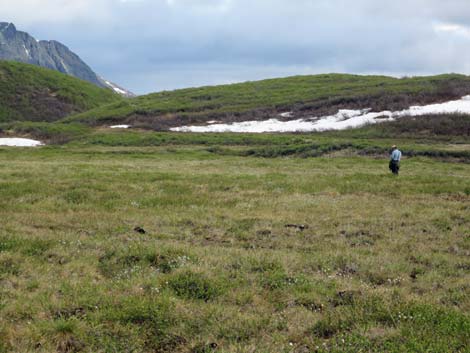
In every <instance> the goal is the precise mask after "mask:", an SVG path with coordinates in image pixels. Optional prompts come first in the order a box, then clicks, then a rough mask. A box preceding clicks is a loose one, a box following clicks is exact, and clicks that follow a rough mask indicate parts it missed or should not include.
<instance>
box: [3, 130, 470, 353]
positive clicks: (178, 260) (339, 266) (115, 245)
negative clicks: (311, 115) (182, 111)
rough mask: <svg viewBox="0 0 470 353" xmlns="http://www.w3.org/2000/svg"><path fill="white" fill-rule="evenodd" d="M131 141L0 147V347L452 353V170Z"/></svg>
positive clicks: (462, 210)
mask: <svg viewBox="0 0 470 353" xmlns="http://www.w3.org/2000/svg"><path fill="white" fill-rule="evenodd" d="M361 133H362V134H366V135H368V136H370V134H371V132H370V131H367V130H362V132H355V134H361ZM374 133H377V132H374ZM133 134H134V133H131V132H105V131H99V132H96V133H94V134H91V135H89V136H88V137H87V138H83V139H81V140H80V139H79V140H76V141H74V142H72V143H70V144H68V145H64V146H55V147H43V148H39V149H12V148H0V166H1V167H0V216H1V220H2V227H1V228H0V352H56V351H57V352H188V353H189V352H192V353H202V352H206V353H207V352H247V353H248V352H260V353H271V352H286V353H287V352H295V353H307V352H470V348H469V347H470V336H469V334H468V332H469V331H470V316H469V315H468V312H469V310H470V285H469V283H470V282H469V279H470V232H469V229H470V217H469V214H470V212H469V211H470V182H469V180H470V165H469V164H468V163H462V160H461V159H459V158H457V157H455V156H444V157H446V158H443V156H440V157H439V156H431V157H433V158H428V157H423V156H415V157H409V156H408V157H405V159H404V161H403V163H402V172H401V175H400V176H399V177H393V176H392V175H390V174H389V171H388V164H387V156H386V153H385V149H386V148H387V146H388V145H389V144H390V142H391V141H390V140H389V139H388V138H376V139H367V140H366V139H365V138H364V139H363V140H361V139H362V138H363V137H360V136H358V137H357V139H349V140H348V139H347V138H346V136H344V135H341V133H337V134H336V135H335V134H332V135H329V134H323V135H256V136H255V135H248V136H246V135H243V136H242V135H181V134H155V133H152V134H153V135H151V141H158V143H157V142H154V143H152V144H150V143H142V140H139V137H136V136H135V135H133ZM149 134H151V133H149ZM350 134H352V132H350ZM140 136H144V137H145V136H147V135H145V134H143V135H140ZM106 141H108V142H107V143H106ZM110 141H111V142H110ZM112 141H114V142H112ZM119 141H128V143H121V144H119V143H118V142H119ZM129 141H133V142H132V143H130V142H129ZM347 141H349V142H347ZM361 141H362V142H361ZM400 142H401V145H403V146H405V147H406V148H405V150H406V149H408V150H411V149H413V150H416V151H418V150H420V151H433V150H438V151H460V152H462V151H463V152H464V153H468V152H469V145H468V140H467V144H465V136H463V137H459V138H456V140H455V141H454V140H452V141H448V140H445V139H444V140H438V141H430V140H429V139H423V140H419V139H418V140H416V139H413V140H411V139H406V138H405V137H403V138H402V140H400ZM337 143H350V144H352V146H346V148H344V149H340V150H330V151H324V153H322V154H321V157H315V158H300V157H307V156H308V155H301V154H298V153H294V154H288V157H283V158H281V156H285V154H283V153H274V154H271V155H269V156H266V155H263V154H253V153H251V154H250V153H240V152H243V151H247V150H262V149H264V150H267V149H271V150H279V149H280V148H281V149H282V148H285V147H286V146H289V145H292V146H299V145H304V144H310V145H313V144H315V145H319V146H325V145H334V144H337ZM369 147H376V148H377V147H381V148H382V149H380V148H378V149H376V150H375V152H374V153H366V154H364V155H362V154H361V153H360V152H361V151H366V150H367V148H369ZM369 152H370V151H369ZM258 155H259V156H264V157H276V158H261V157H258ZM405 155H406V154H405ZM463 162H465V160H464V161H463Z"/></svg>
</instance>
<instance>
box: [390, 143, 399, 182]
mask: <svg viewBox="0 0 470 353" xmlns="http://www.w3.org/2000/svg"><path fill="white" fill-rule="evenodd" d="M400 160H401V151H400V150H399V149H398V148H397V146H396V145H393V146H392V154H391V155H390V163H389V168H390V170H391V171H392V173H393V174H395V175H398V172H399V171H400Z"/></svg>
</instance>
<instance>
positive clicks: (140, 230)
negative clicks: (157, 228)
mask: <svg viewBox="0 0 470 353" xmlns="http://www.w3.org/2000/svg"><path fill="white" fill-rule="evenodd" d="M134 232H137V233H139V234H145V233H147V232H146V231H145V229H144V228H142V227H135V228H134Z"/></svg>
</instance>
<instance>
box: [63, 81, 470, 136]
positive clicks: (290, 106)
mask: <svg viewBox="0 0 470 353" xmlns="http://www.w3.org/2000/svg"><path fill="white" fill-rule="evenodd" d="M468 94H470V77H468V76H464V75H456V74H450V75H439V76H430V77H412V78H394V77H386V76H358V75H346V74H326V75H315V76H296V77H288V78H279V79H270V80H263V81H256V82H245V83H239V84H232V85H223V86H211V87H200V88H189V89H182V90H176V91H169V92H160V93H154V94H149V95H146V96H140V97H136V98H134V99H130V100H127V101H124V102H117V103H112V104H109V105H106V106H102V107H99V108H97V109H94V110H91V111H89V112H85V113H81V114H77V115H75V116H72V117H69V118H67V119H66V121H78V122H84V123H86V124H89V125H104V124H131V125H133V126H136V127H144V128H152V129H156V130H165V129H168V128H169V127H174V126H181V125H188V124H203V123H206V122H208V121H211V120H217V121H220V122H235V121H247V120H266V119H270V118H273V117H277V118H280V119H284V120H292V119H299V118H303V117H312V116H325V115H330V114H335V113H337V112H338V110H339V109H364V108H371V109H372V110H373V111H383V110H392V111H396V110H402V109H406V108H409V107H410V106H412V105H418V104H430V103H437V102H444V101H449V100H452V99H457V98H460V97H462V96H464V95H468ZM287 112H289V113H287ZM281 113H286V114H282V116H281V115H280V114H281Z"/></svg>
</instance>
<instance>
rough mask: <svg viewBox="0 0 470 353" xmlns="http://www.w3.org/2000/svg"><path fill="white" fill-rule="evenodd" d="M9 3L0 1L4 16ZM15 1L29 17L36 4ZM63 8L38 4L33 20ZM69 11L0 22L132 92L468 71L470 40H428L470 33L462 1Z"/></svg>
mask: <svg viewBox="0 0 470 353" xmlns="http://www.w3.org/2000/svg"><path fill="white" fill-rule="evenodd" d="M7 1H8V2H10V1H9V0H0V10H2V12H4V11H3V10H4V7H5V6H6V2H7ZM18 1H19V2H20V3H22V5H25V4H26V3H28V1H29V2H30V3H31V8H32V9H33V8H35V6H36V5H34V4H37V3H38V0H18ZM64 1H65V0H42V1H41V3H42V4H43V5H42V6H43V7H44V8H43V10H42V12H41V14H44V12H47V7H48V5H51V10H50V11H51V12H53V11H54V10H53V9H52V8H53V5H56V6H57V4H58V3H60V2H62V3H63V2H64ZM75 2H76V4H77V5H76V6H75V8H69V9H66V11H64V15H63V17H64V18H61V19H56V18H55V17H50V18H45V17H46V16H42V15H41V16H37V17H35V16H34V13H33V12H31V13H28V14H27V16H26V15H25V11H24V9H23V11H20V9H17V10H16V12H15V9H14V8H12V7H11V6H10V7H9V9H8V11H6V13H7V15H8V16H9V18H3V20H7V21H13V22H17V25H18V27H20V28H24V29H26V30H28V31H29V32H31V33H32V34H33V35H36V36H37V37H39V38H54V39H57V40H60V41H62V42H64V43H66V44H67V45H68V46H69V47H70V48H71V49H73V50H75V51H76V52H77V53H78V54H79V55H81V56H82V57H83V58H84V59H85V60H86V61H87V62H88V63H89V64H90V65H91V66H92V67H93V68H94V69H95V70H96V71H97V72H99V73H101V74H102V75H103V76H106V77H108V78H109V79H111V80H113V81H116V82H118V83H120V84H121V85H123V86H126V87H128V88H130V89H133V90H135V91H137V92H139V93H143V92H148V91H154V90H160V89H171V88H178V87H185V86H195V85H204V84H217V83H226V82H235V81H243V80H249V79H260V78H264V77H275V76H285V75H293V74H307V73H318V72H326V71H328V72H333V71H343V72H353V73H354V72H356V73H387V74H395V75H402V74H427V73H441V72H447V71H454V72H463V73H469V72H470V64H467V62H469V60H467V57H468V55H469V54H470V45H469V44H470V43H469V41H470V39H469V38H466V37H465V36H462V35H460V36H458V35H456V33H452V31H441V32H438V31H436V25H439V24H458V25H460V26H470V7H469V6H468V5H467V0H465V1H464V0H450V1H446V2H443V1H437V0H395V1H389V0H383V1H377V0H296V1H292V0H251V1H250V0H191V1H190V0H127V1H122V0H95V1H91V0H75ZM13 7H14V6H13ZM74 11H75V12H74ZM54 13H55V12H54ZM467 47H468V48H469V49H467Z"/></svg>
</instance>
